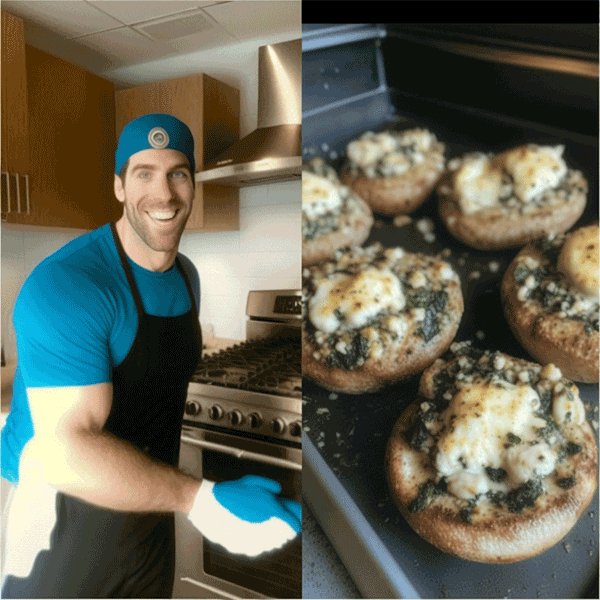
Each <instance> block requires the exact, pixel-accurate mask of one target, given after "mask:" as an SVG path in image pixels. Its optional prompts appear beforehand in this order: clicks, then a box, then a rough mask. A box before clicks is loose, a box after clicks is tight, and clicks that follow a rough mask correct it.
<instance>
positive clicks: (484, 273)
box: [302, 2, 598, 598]
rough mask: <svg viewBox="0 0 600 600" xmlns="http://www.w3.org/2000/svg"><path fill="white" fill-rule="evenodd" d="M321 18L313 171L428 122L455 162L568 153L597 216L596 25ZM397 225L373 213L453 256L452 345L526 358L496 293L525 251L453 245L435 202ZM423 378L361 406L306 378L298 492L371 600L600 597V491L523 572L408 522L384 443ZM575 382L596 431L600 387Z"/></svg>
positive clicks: (408, 240) (376, 232)
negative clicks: (353, 143) (458, 307)
mask: <svg viewBox="0 0 600 600" xmlns="http://www.w3.org/2000/svg"><path fill="white" fill-rule="evenodd" d="M305 4H306V5H310V4H311V3H310V2H309V3H305ZM316 12H317V11H316V10H315V11H311V10H310V6H307V7H306V10H303V19H304V21H305V24H304V25H303V40H302V50H303V51H302V111H303V113H302V143H303V154H304V159H305V161H308V160H309V159H311V158H312V157H314V156H320V157H322V158H323V159H324V160H325V161H326V162H328V163H329V164H331V165H333V166H334V168H336V169H339V168H340V167H341V165H342V164H343V162H344V159H345V157H344V150H345V147H346V144H347V143H348V142H349V141H350V140H352V139H353V138H355V137H357V136H358V135H360V134H361V133H363V132H365V131H369V130H371V131H381V130H384V129H387V128H392V129H403V128H412V127H417V126H421V127H426V128H428V129H429V130H431V131H432V132H433V133H435V135H436V137H437V138H438V139H439V140H442V141H443V142H444V143H445V144H446V148H447V152H446V156H447V158H449V159H450V158H453V157H455V156H461V155H462V154H463V153H465V152H467V151H470V150H478V151H483V152H498V151H499V150H500V149H504V148H509V147H511V146H517V145H520V144H522V143H526V142H537V143H541V144H543V145H546V144H548V145H556V144H564V145H565V156H566V159H567V162H569V163H570V164H572V165H573V166H574V167H575V168H579V169H580V170H581V171H582V172H583V173H584V174H585V176H586V178H587V179H588V183H589V193H588V202H587V207H586V210H585V212H584V214H583V215H582V216H581V218H580V219H579V221H578V222H577V223H576V225H575V227H579V226H582V225H585V224H588V223H592V222H594V221H597V219H598V26H597V23H596V24H590V25H585V24H584V25H581V24H558V23H555V24H540V25H533V24H435V23H434V24H432V23H420V24H411V23H398V24H383V25H377V24H340V25H332V24H314V25H310V24H306V21H307V20H310V16H313V15H315V13H316ZM311 13H312V14H311ZM318 15H319V16H318V17H317V18H322V8H321V9H320V11H319V13H318ZM394 221H395V220H394V219H393V218H392V217H382V216H379V215H377V216H376V220H375V225H374V227H373V229H372V230H371V233H370V236H369V238H368V239H367V240H366V242H365V244H364V245H369V244H371V243H373V242H380V243H382V244H383V245H384V246H396V245H400V246H403V247H405V248H406V249H407V250H409V251H411V252H424V253H426V254H431V255H441V256H442V257H443V258H445V259H447V260H449V261H450V262H451V263H452V265H453V267H454V268H455V270H456V271H457V272H458V273H459V275H460V278H461V282H462V284H463V294H464V297H465V307H466V310H465V313H464V315H463V318H462V321H461V325H460V329H459V331H458V333H457V337H456V340H457V341H462V340H472V341H473V343H474V345H476V346H478V347H480V348H483V349H488V348H489V349H494V348H496V349H499V350H501V351H503V352H506V353H507V354H510V355H513V356H517V357H520V358H527V355H526V353H525V352H524V350H523V349H522V348H521V347H520V345H519V344H518V343H517V342H516V340H515V339H514V337H513V336H512V334H511V333H510V331H509V329H508V324H507V323H506V321H505V319H504V316H503V311H502V306H501V299H500V289H499V284H500V280H501V277H502V275H503V272H504V270H505V269H506V267H507V265H508V264H509V263H510V261H511V260H512V258H513V257H514V255H515V254H516V252H517V251H518V249H517V250H515V249H512V250H506V251H478V250H475V249H473V248H470V247H468V246H466V245H463V244H461V243H459V242H457V241H456V240H454V239H453V238H452V237H451V236H450V235H449V234H448V232H447V231H446V229H445V227H444V224H443V223H442V222H441V220H440V218H439V216H438V213H437V205H436V197H435V194H432V195H431V197H430V198H428V199H427V200H426V201H425V202H424V204H423V205H422V206H420V207H419V208H418V209H417V210H416V211H414V212H413V213H412V214H411V215H410V219H404V220H398V221H397V222H396V223H395V222H394ZM418 379H419V378H418V377H416V378H412V379H410V380H408V381H405V382H402V383H399V384H397V385H395V386H392V387H391V388H389V389H386V390H384V391H382V392H378V393H374V394H364V395H362V396H352V395H344V394H332V393H330V392H329V391H328V390H326V389H324V388H322V387H320V386H318V385H316V384H314V383H313V382H311V381H309V380H308V379H307V380H305V381H304V385H303V400H304V404H303V420H304V428H305V430H304V439H303V452H304V478H303V497H304V499H305V501H306V504H307V506H308V508H309V509H310V510H311V513H312V514H313V515H314V516H315V517H316V519H317V520H318V521H319V523H320V525H321V527H322V529H323V530H324V532H325V533H326V535H327V537H328V538H329V540H330V541H331V543H332V545H333V546H334V548H335V549H336V551H337V553H338V555H339V556H340V558H341V560H342V562H343V563H344V565H345V567H346V568H347V570H348V571H349V573H350V575H351V576H352V578H353V580H354V582H355V583H356V585H357V587H358V588H359V589H360V591H361V592H362V594H363V597H365V598H397V597H400V598H535V597H538V598H540V597H543V598H578V597H586V598H598V492H597V491H596V495H595V497H594V499H593V500H592V503H591V504H590V505H589V507H588V508H587V509H586V510H585V512H584V513H583V515H582V516H581V517H580V519H579V521H578V522H577V524H576V525H575V527H574V528H573V529H572V530H571V532H569V534H568V535H567V536H565V538H563V540H561V542H560V543H558V544H556V545H555V546H554V547H553V548H551V549H549V550H548V551H547V552H544V553H543V554H541V555H540V556H537V557H535V558H532V559H530V560H526V561H522V562H517V563H512V564H506V565H486V564H482V563H474V562H469V561H465V560H462V559H458V558H455V557H452V556H450V555H448V554H443V553H442V552H441V551H438V550H437V549H436V548H434V547H433V546H431V545H429V544H427V543H426V542H425V541H423V540H422V539H421V538H420V537H419V536H418V535H416V534H415V533H414V532H413V530H412V529H411V528H410V527H409V526H408V524H407V523H406V521H405V520H404V519H403V518H402V517H401V515H400V514H399V512H398V510H397V508H396V506H395V503H394V501H393V499H392V497H391V495H390V493H389V489H388V485H387V481H386V478H385V474H384V464H385V448H386V443H387V440H388V438H389V435H390V432H391V429H392V427H393V425H394V423H395V421H396V419H397V418H398V416H399V414H400V412H401V411H402V410H403V408H404V407H406V406H407V405H408V404H409V403H410V402H412V400H413V399H414V398H415V397H416V394H417V392H418V384H419V380H418ZM578 387H579V390H580V395H581V397H582V399H583V400H584V402H586V403H587V404H588V405H589V407H590V413H589V415H588V419H589V420H590V422H591V423H592V425H593V426H594V427H595V430H596V433H597V430H598V385H597V384H593V385H592V384H580V385H579V386H578ZM307 584H308V585H310V582H307ZM307 587H308V586H307Z"/></svg>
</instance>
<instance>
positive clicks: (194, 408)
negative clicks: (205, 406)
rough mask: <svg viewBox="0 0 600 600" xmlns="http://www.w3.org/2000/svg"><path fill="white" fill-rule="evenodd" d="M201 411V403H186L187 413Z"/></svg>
mask: <svg viewBox="0 0 600 600" xmlns="http://www.w3.org/2000/svg"><path fill="white" fill-rule="evenodd" d="M200 411H201V408H200V405H199V404H198V403H197V402H188V403H187V404H186V405H185V414H186V415H197V414H199V413H200Z"/></svg>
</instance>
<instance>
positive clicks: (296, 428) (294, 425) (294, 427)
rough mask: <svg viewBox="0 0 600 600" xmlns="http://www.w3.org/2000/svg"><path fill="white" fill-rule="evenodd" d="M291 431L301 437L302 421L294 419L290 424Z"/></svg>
mask: <svg viewBox="0 0 600 600" xmlns="http://www.w3.org/2000/svg"><path fill="white" fill-rule="evenodd" d="M290 433H291V434H292V435H293V436H295V437H300V436H301V435H302V423H301V422H300V421H294V422H293V423H292V424H291V425H290Z"/></svg>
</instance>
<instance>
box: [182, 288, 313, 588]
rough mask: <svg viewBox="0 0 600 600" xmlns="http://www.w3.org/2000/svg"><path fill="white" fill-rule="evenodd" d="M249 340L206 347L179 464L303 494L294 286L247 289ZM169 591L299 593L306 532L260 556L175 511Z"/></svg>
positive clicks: (212, 476) (200, 473)
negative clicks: (238, 550)
mask: <svg viewBox="0 0 600 600" xmlns="http://www.w3.org/2000/svg"><path fill="white" fill-rule="evenodd" d="M246 315H247V321H246V341H245V342H242V343H239V344H235V345H233V346H231V347H229V348H226V349H225V350H221V351H219V352H216V353H212V354H211V353H205V354H204V356H203V358H202V361H201V362H200V365H199V367H198V369H197V370H196V373H195V374H194V376H193V377H192V381H191V383H190V384H189V387H188V396H187V402H186V408H185V414H184V421H183V426H182V432H181V447H180V458H179V466H180V468H181V469H182V470H184V471H186V472H188V473H190V474H192V475H194V476H197V477H203V478H206V479H209V480H211V481H225V480H230V479H239V478H240V477H243V476H244V475H249V474H253V475H262V476H264V477H269V478H271V479H274V480H276V481H278V482H279V483H280V484H281V487H282V496H284V497H286V498H290V499H293V500H296V501H298V502H300V496H301V491H302V489H301V484H302V445H301V432H302V387H301V377H302V375H301V346H300V339H301V336H300V331H301V324H300V317H301V291H300V290H266V291H262V290H261V291H251V292H249V294H248V300H247V306H246ZM176 561H177V562H176V577H175V587H174V591H173V597H174V598H299V597H301V595H302V539H301V536H298V537H297V538H296V539H295V540H294V541H292V542H290V543H289V544H287V545H286V546H284V547H283V548H282V549H280V550H278V551H275V552H272V553H267V554H264V555H261V556H258V557H256V558H248V557H244V556H240V555H234V554H230V553H228V552H227V551H226V550H225V549H224V548H222V547H221V546H219V545H218V544H213V543H211V542H209V541H208V540H205V539H204V538H203V537H202V535H201V534H200V533H199V532H198V531H197V530H196V528H195V527H193V526H192V525H191V523H190V522H189V521H188V520H187V518H186V517H185V516H183V515H176Z"/></svg>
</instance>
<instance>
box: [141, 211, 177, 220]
mask: <svg viewBox="0 0 600 600" xmlns="http://www.w3.org/2000/svg"><path fill="white" fill-rule="evenodd" d="M176 212H177V211H174V210H170V211H168V212H166V211H165V212H151V213H148V214H149V215H150V217H151V218H153V219H156V220H157V221H169V220H171V219H172V218H173V217H174V216H175V213H176Z"/></svg>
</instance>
